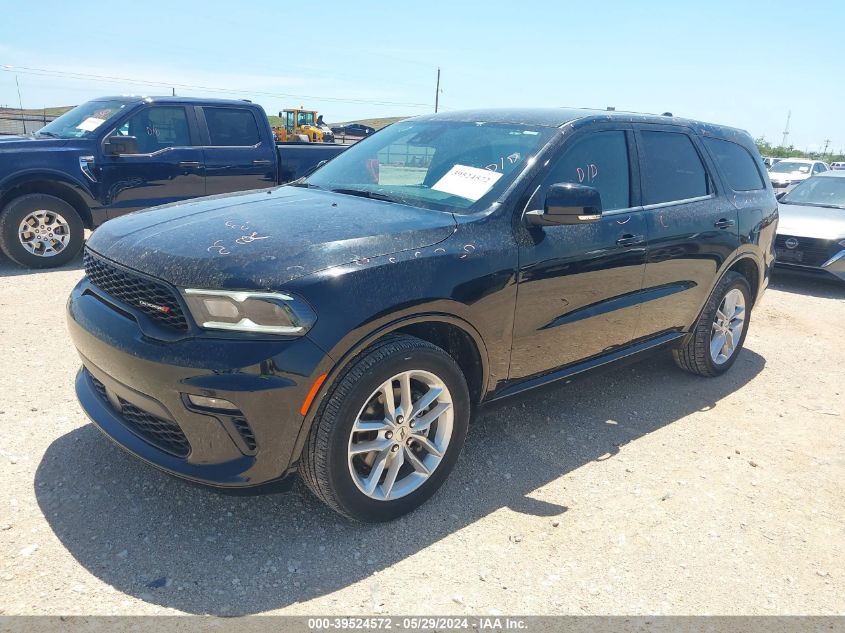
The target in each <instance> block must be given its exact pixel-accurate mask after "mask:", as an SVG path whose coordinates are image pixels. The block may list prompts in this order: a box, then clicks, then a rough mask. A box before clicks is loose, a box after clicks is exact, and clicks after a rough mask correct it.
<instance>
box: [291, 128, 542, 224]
mask: <svg viewBox="0 0 845 633" xmlns="http://www.w3.org/2000/svg"><path fill="white" fill-rule="evenodd" d="M554 132H555V129H554V128H543V127H531V126H524V125H504V124H498V123H461V122H456V121H413V120H411V121H405V122H401V123H394V124H393V125H391V126H390V127H388V128H386V129H384V130H382V131H381V132H379V133H378V134H375V135H374V136H370V137H368V138H366V139H364V140H363V141H359V142H358V143H356V144H355V145H353V146H352V147H350V148H349V149H348V150H346V151H345V152H343V153H342V154H340V155H339V156H338V157H337V158H335V159H333V160H332V161H331V162H329V163H328V164H327V165H326V166H325V167H322V168H321V169H319V170H317V171H316V172H314V174H312V175H311V176H309V177H308V179H307V180H306V181H305V182H304V183H303V184H306V185H310V186H315V187H319V188H321V189H328V190H332V191H337V192H339V193H346V194H350V195H363V196H367V197H372V198H378V199H383V200H390V201H393V202H401V203H403V204H409V205H413V206H419V207H424V208H430V209H437V210H447V211H455V212H458V213H460V212H462V211H463V212H468V211H472V210H476V209H478V208H482V206H483V205H485V204H487V203H488V202H490V201H492V200H494V199H495V196H496V195H498V194H499V193H501V192H502V191H504V189H505V188H506V187H507V186H508V185H509V184H510V183H511V182H513V181H514V180H515V179H516V177H517V175H519V173H521V172H522V170H523V169H524V168H525V166H526V164H527V163H528V161H529V159H531V158H532V157H534V156H535V155H536V154H537V152H538V151H540V149H541V148H542V147H543V146H544V145H545V144H546V143H547V142H548V140H549V139H550V138H551V137H552V135H553V134H554Z"/></svg>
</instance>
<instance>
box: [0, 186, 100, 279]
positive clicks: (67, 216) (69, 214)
mask: <svg viewBox="0 0 845 633" xmlns="http://www.w3.org/2000/svg"><path fill="white" fill-rule="evenodd" d="M84 240H85V226H84V225H83V223H82V218H80V217H79V214H78V213H77V212H76V209H74V208H73V207H72V206H71V205H69V204H68V203H67V202H65V201H64V200H62V199H61V198H57V197H55V196H50V195H47V194H43V193H33V194H28V195H25V196H21V197H19V198H15V199H14V200H12V201H11V202H9V204H7V205H6V207H5V208H4V209H3V211H2V213H0V249H2V250H3V252H4V253H5V254H6V256H7V257H8V258H9V259H11V260H12V261H14V262H15V263H17V264H20V265H21V266H25V267H27V268H54V267H56V266H61V265H62V264H66V263H67V262H69V261H70V260H72V259H73V258H74V257H76V256H77V255H78V254H79V251H80V250H81V249H82V244H83V242H84Z"/></svg>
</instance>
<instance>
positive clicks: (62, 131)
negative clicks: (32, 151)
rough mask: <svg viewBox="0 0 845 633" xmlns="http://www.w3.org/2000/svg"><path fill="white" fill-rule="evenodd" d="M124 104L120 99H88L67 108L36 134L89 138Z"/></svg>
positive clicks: (124, 105)
mask: <svg viewBox="0 0 845 633" xmlns="http://www.w3.org/2000/svg"><path fill="white" fill-rule="evenodd" d="M126 105H127V104H126V103H125V102H122V101H89V102H87V103H83V104H82V105H78V106H76V107H75V108H73V109H72V110H68V111H67V112H65V113H64V114H63V115H62V116H60V117H59V118H58V119H56V120H55V121H51V122H50V123H48V124H47V125H45V126H44V127H42V128H41V129H40V130H38V132H36V134H38V135H39V136H50V137H53V138H89V137H90V136H92V135H93V133H94V131H95V130H97V129H98V128H100V127H101V126H102V125H103V124H104V123H106V122H108V121H110V120H112V119H114V118H115V117H116V116H117V115H118V114H119V113H120V112H121V111H122V110H123V109H124V108H125V107H126Z"/></svg>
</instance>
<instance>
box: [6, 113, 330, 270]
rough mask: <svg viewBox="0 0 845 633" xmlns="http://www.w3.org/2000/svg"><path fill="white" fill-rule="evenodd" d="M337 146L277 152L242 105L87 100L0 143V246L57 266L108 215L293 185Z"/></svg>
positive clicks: (15, 256) (22, 258)
mask: <svg viewBox="0 0 845 633" xmlns="http://www.w3.org/2000/svg"><path fill="white" fill-rule="evenodd" d="M343 149H345V147H344V146H342V145H321V146H320V147H319V148H312V147H307V146H294V145H282V146H279V147H278V148H277V147H276V145H275V143H274V142H273V135H272V132H271V130H270V123H269V122H268V120H267V116H266V115H265V114H264V110H263V109H262V108H261V107H260V106H258V105H255V104H253V103H249V102H246V101H229V100H221V99H188V98H183V97H154V98H139V97H103V98H101V99H96V100H94V101H89V102H88V103H84V104H82V105H80V106H77V107H76V108H74V109H72V110H70V111H69V112H67V113H65V114H64V115H62V116H61V117H59V118H58V119H56V120H55V121H53V122H51V123H48V124H47V125H46V126H44V127H43V128H41V130H39V131H38V132H36V133H35V134H34V135H32V136H27V137H20V136H17V137H14V136H13V137H0V248H2V250H3V252H4V253H5V254H6V255H7V256H8V257H9V258H11V259H12V260H14V261H15V262H17V263H18V264H20V265H22V266H29V267H32V268H50V267H53V266H59V265H61V264H63V263H65V262H67V261H69V260H71V259H72V258H73V257H75V256H76V255H77V254H78V253H79V250H80V249H81V248H82V243H83V237H84V235H83V233H84V229H86V228H88V229H93V228H96V227H97V226H99V225H100V224H102V223H103V222H105V221H106V220H108V219H110V218H114V217H117V216H119V215H123V214H125V213H129V212H130V211H136V210H138V209H144V208H146V207H150V206H155V205H160V204H164V203H169V202H180V201H184V200H188V199H190V198H196V197H199V196H205V195H210V194H220V193H228V192H232V191H241V190H246V189H258V188H261V187H269V186H272V185H276V184H279V183H283V182H287V181H289V180H294V179H296V178H299V177H300V176H302V175H303V174H304V173H305V172H306V171H307V170H309V169H311V168H313V167H314V166H315V165H317V164H318V163H319V162H321V161H323V160H327V159H329V158H332V157H334V156H335V155H336V154H338V153H339V152H341V151H343Z"/></svg>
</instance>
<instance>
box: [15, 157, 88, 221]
mask: <svg viewBox="0 0 845 633" xmlns="http://www.w3.org/2000/svg"><path fill="white" fill-rule="evenodd" d="M38 182H47V183H50V184H55V185H58V186H60V187H64V188H66V189H68V190H70V192H71V193H72V194H73V195H75V197H76V198H78V202H79V203H81V204H82V205H84V208H83V209H79V208H78V206H79V204H74V205H73V206H74V207H76V208H77V211H80V212H81V213H82V221H83V222H84V223H85V224H86V225H90V226H91V227H92V228H93V215H92V212H91V210H92V208H97V207H98V206H99V205H98V203H97V200H96V199H95V198H94V197H93V195H92V194H91V191H90V190H89V189H88V188H87V187H86V186H85V183H83V182H82V181H81V180H77V179H75V178H74V177H72V176H70V175H68V174H67V173H66V172H63V171H59V170H54V169H27V170H24V171H18V172H15V173H14V174H12V175H11V176H9V177H8V178H6V179H5V180H4V181H3V182H2V183H0V203H2V205H5V204H6V202H8V200H9V199H10V198H9V193H10V192H12V191H14V190H15V189H17V188H19V187H22V186H26V185H29V184H32V183H38ZM28 193H34V192H28ZM44 193H49V192H47V191H45V192H44Z"/></svg>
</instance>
